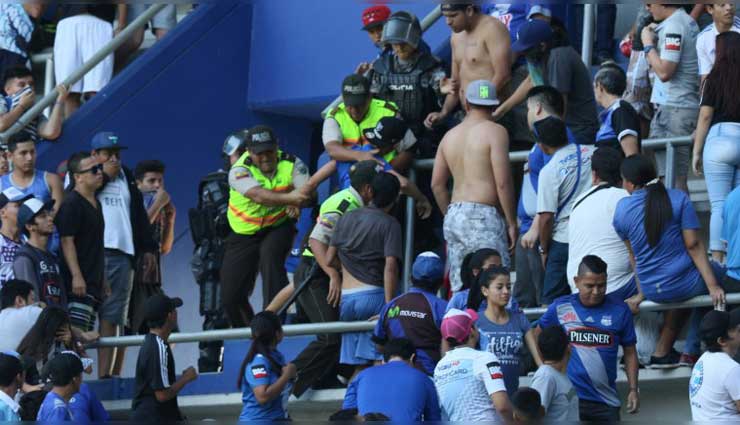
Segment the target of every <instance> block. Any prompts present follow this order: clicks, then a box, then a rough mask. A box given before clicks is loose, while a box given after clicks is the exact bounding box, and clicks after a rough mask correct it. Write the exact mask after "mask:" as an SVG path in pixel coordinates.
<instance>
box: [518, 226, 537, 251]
mask: <svg viewBox="0 0 740 425" xmlns="http://www.w3.org/2000/svg"><path fill="white" fill-rule="evenodd" d="M538 240H539V235H537V231H536V230H535V229H534V227H530V228H529V230H527V232H526V233H525V234H524V236H522V248H525V249H534V247H535V246H537V241H538Z"/></svg>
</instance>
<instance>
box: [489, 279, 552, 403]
mask: <svg viewBox="0 0 740 425" xmlns="http://www.w3.org/2000/svg"><path fill="white" fill-rule="evenodd" d="M478 283H479V285H478V286H479V287H480V293H481V296H482V297H483V298H485V300H486V309H485V311H484V312H483V314H481V315H480V316H478V322H477V326H478V332H479V334H480V349H481V350H482V351H488V352H490V353H493V354H495V355H496V357H497V358H498V359H499V361H500V362H501V371H502V372H503V373H504V384H505V385H506V392H508V393H509V395H512V394H514V392H515V391H516V390H517V388H519V374H520V366H519V365H520V363H521V361H520V360H521V358H522V355H523V354H524V353H523V350H522V348H523V346H524V344H526V345H527V348H528V349H529V352H530V353H532V355H533V356H534V360H535V362H536V363H537V366H539V365H541V364H542V360H541V359H540V356H539V352H538V351H537V344H536V341H535V337H534V331H533V330H532V328H531V326H530V324H529V320H527V316H525V315H524V313H522V312H520V311H516V310H512V309H509V308H507V307H506V306H507V305H508V304H509V301H510V300H511V280H510V278H509V270H507V269H506V268H504V267H501V266H491V267H489V268H487V269H485V270H483V271H482V272H481V274H480V275H479V276H478Z"/></svg>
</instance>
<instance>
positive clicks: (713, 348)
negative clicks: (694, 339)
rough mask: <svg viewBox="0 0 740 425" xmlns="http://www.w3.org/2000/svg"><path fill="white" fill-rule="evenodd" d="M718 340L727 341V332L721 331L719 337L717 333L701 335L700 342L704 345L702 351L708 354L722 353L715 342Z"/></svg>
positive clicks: (728, 337) (717, 342)
mask: <svg viewBox="0 0 740 425" xmlns="http://www.w3.org/2000/svg"><path fill="white" fill-rule="evenodd" d="M719 338H722V339H724V340H728V339H730V335H729V334H728V333H727V330H725V331H723V332H722V334H721V335H720V334H718V333H717V332H712V333H701V342H703V343H704V349H705V350H706V351H709V352H710V353H719V352H721V351H722V346H721V345H720V344H719V341H717V340H718V339H719Z"/></svg>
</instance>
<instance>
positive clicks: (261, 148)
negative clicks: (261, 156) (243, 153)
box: [246, 125, 278, 153]
mask: <svg viewBox="0 0 740 425" xmlns="http://www.w3.org/2000/svg"><path fill="white" fill-rule="evenodd" d="M246 146H247V149H249V151H250V152H252V153H260V152H265V151H269V150H276V149H277V147H278V143H277V137H275V132H274V131H272V128H270V127H268V126H266V125H256V126H254V127H252V128H250V129H249V131H248V132H247V141H246Z"/></svg>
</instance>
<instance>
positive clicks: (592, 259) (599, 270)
mask: <svg viewBox="0 0 740 425" xmlns="http://www.w3.org/2000/svg"><path fill="white" fill-rule="evenodd" d="M586 273H593V274H606V263H605V262H604V260H602V259H601V258H599V257H598V256H596V255H587V256H585V257H583V259H581V263H580V264H579V265H578V275H579V276H580V275H583V274H586Z"/></svg>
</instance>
